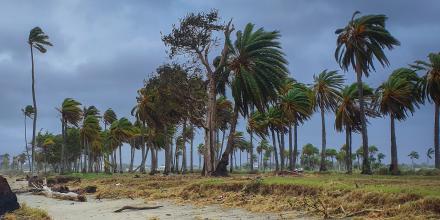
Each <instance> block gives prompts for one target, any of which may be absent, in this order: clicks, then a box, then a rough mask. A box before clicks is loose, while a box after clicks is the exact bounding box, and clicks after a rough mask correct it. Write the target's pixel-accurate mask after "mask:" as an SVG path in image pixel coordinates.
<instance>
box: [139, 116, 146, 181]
mask: <svg viewBox="0 0 440 220" xmlns="http://www.w3.org/2000/svg"><path fill="white" fill-rule="evenodd" d="M141 141H142V161H141V167H140V168H139V171H140V172H141V173H145V162H146V160H147V157H146V156H144V155H145V150H146V149H145V148H146V143H145V122H142V130H141Z"/></svg>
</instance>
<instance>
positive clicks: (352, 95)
mask: <svg viewBox="0 0 440 220" xmlns="http://www.w3.org/2000/svg"><path fill="white" fill-rule="evenodd" d="M362 89H363V91H362V94H363V95H364V101H365V102H366V103H368V104H370V105H369V106H371V101H372V98H373V96H374V91H373V89H371V88H370V87H369V86H368V85H366V84H364V85H363V86H362ZM335 113H336V117H335V128H336V130H337V131H339V132H341V131H343V130H345V145H346V150H347V152H346V156H347V158H346V166H347V173H349V174H351V173H352V167H353V165H352V160H351V158H350V156H349V155H352V150H353V147H352V146H351V142H352V141H351V140H352V132H358V131H360V130H361V119H360V118H361V112H360V107H359V92H358V88H357V84H356V83H353V84H351V85H350V86H345V87H344V88H343V89H342V91H341V99H340V100H339V101H338V106H337V108H336V111H335ZM366 113H367V114H368V116H376V114H375V112H374V111H373V109H372V108H368V107H367V109H366Z"/></svg>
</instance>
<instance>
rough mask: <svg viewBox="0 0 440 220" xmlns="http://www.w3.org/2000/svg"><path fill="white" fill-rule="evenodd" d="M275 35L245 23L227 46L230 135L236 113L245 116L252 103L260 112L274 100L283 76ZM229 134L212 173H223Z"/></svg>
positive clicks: (273, 32)
mask: <svg viewBox="0 0 440 220" xmlns="http://www.w3.org/2000/svg"><path fill="white" fill-rule="evenodd" d="M279 38H280V34H279V32H277V31H272V32H267V31H264V30H263V29H262V28H260V29H258V30H255V31H254V25H253V24H250V23H249V24H247V25H246V27H245V29H244V31H238V32H237V39H236V41H235V43H234V45H230V47H231V48H230V59H229V60H228V62H227V64H228V66H227V67H228V69H229V70H230V72H229V71H225V73H230V74H232V76H233V77H232V78H233V79H232V82H231V90H232V96H233V97H234V102H235V104H234V111H233V115H232V122H231V129H230V132H229V133H230V134H234V133H235V128H236V125H237V120H238V113H239V112H240V113H241V114H242V115H243V116H244V117H247V116H248V114H249V110H250V108H253V106H255V107H256V108H257V109H258V110H260V111H264V110H265V109H267V105H268V103H269V102H270V101H272V100H275V99H276V97H277V92H278V89H279V88H280V86H281V83H282V81H283V80H284V78H285V77H286V75H287V68H286V64H287V61H286V59H285V58H284V54H283V53H282V51H281V46H280V42H279V41H278V39H279ZM232 137H233V136H232V135H230V137H228V142H227V146H226V149H225V151H224V152H223V155H222V157H221V159H220V161H219V162H218V164H217V167H216V170H215V173H214V174H215V175H226V174H227V169H226V166H227V165H228V161H229V159H228V156H229V155H230V154H231V152H232V150H233V148H232V147H233V146H232Z"/></svg>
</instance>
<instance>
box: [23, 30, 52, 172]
mask: <svg viewBox="0 0 440 220" xmlns="http://www.w3.org/2000/svg"><path fill="white" fill-rule="evenodd" d="M28 44H29V47H30V49H31V62H32V103H33V108H34V118H33V119H34V121H33V125H32V162H31V163H32V165H31V168H32V170H31V173H33V172H34V171H33V168H34V160H35V155H34V153H35V132H36V130H37V100H36V98H35V65H34V50H33V48H35V49H37V50H38V51H40V52H41V53H46V51H47V49H46V46H52V43H50V42H49V36H47V35H46V34H45V33H44V32H43V30H42V29H41V28H40V27H34V28H32V30H31V31H30V33H29V38H28Z"/></svg>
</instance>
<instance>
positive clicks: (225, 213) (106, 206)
mask: <svg viewBox="0 0 440 220" xmlns="http://www.w3.org/2000/svg"><path fill="white" fill-rule="evenodd" d="M8 181H9V184H10V185H11V188H12V189H21V188H24V187H26V184H27V182H22V181H15V180H13V179H8ZM17 197H18V200H19V203H26V204H27V205H28V206H30V207H34V208H40V209H44V210H46V211H47V212H48V213H49V215H50V216H51V217H52V218H53V219H54V220H64V219H66V220H70V219H75V220H76V219H81V220H85V219H93V220H101V219H103V220H104V219H105V220H116V219H123V220H132V219H133V220H135V219H136V220H137V219H144V220H145V219H179V220H180V219H182V220H185V219H309V218H308V217H305V216H304V215H302V214H301V213H291V212H290V213H283V214H279V213H251V212H248V211H246V210H243V209H237V208H222V207H220V206H217V205H212V206H203V207H196V206H193V205H189V204H188V205H177V204H174V203H172V202H171V201H166V200H160V201H150V202H148V204H146V203H145V201H144V200H143V199H134V200H131V199H118V200H108V199H103V200H96V199H94V198H93V197H88V198H87V199H88V200H87V202H73V201H65V200H57V199H52V198H47V197H44V196H38V195H32V194H30V193H24V194H19V195H17ZM126 205H130V206H137V207H138V206H156V205H161V206H163V207H161V208H158V209H152V210H125V211H123V212H121V213H113V211H114V210H116V209H119V208H121V207H123V206H126Z"/></svg>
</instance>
